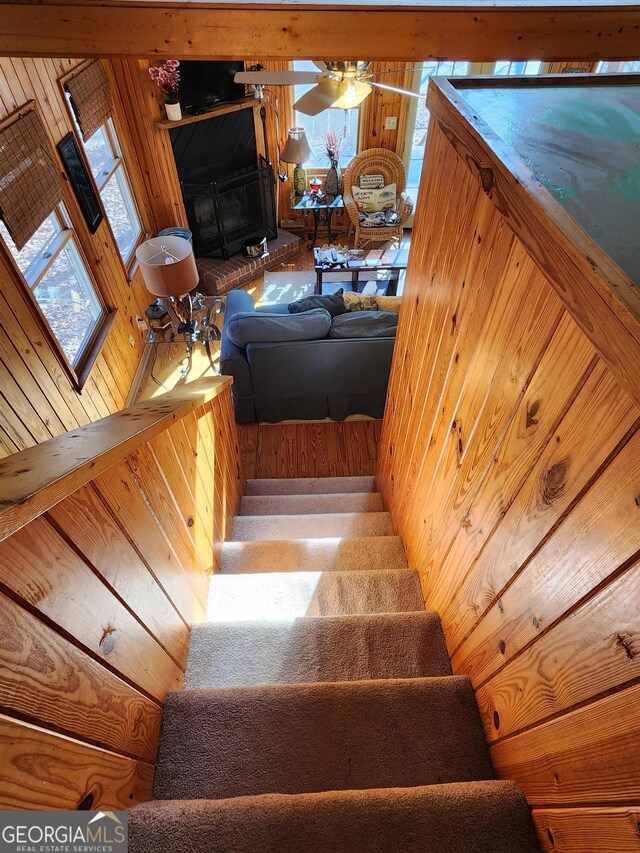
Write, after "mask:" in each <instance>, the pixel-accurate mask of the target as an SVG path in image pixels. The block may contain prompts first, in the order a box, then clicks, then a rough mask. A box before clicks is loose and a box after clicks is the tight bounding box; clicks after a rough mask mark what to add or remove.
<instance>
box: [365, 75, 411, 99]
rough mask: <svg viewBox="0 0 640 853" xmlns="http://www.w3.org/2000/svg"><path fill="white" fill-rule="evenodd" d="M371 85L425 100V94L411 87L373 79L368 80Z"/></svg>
mask: <svg viewBox="0 0 640 853" xmlns="http://www.w3.org/2000/svg"><path fill="white" fill-rule="evenodd" d="M367 82H368V84H369V85H370V86H375V87H376V89H387V90H388V91H389V92H398V94H399V95H409V97H410V98H420V99H421V100H424V97H425V96H424V95H421V94H420V93H419V92H412V91H410V90H409V89H399V88H398V87H397V86H387V84H386V83H375V82H374V81H373V80H367Z"/></svg>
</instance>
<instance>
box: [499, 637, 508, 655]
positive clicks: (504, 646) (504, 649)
mask: <svg viewBox="0 0 640 853" xmlns="http://www.w3.org/2000/svg"><path fill="white" fill-rule="evenodd" d="M499 648H500V654H501V655H503V654H504V653H505V651H506V648H507V647H506V645H505V642H504V640H500V646H499Z"/></svg>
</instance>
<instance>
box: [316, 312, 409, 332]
mask: <svg viewBox="0 0 640 853" xmlns="http://www.w3.org/2000/svg"><path fill="white" fill-rule="evenodd" d="M397 329H398V314H397V313H394V312H391V311H358V312H352V313H348V314H342V315H341V316H340V317H335V318H334V320H333V323H332V324H331V331H330V332H329V337H330V338H394V337H395V335H396V331H397Z"/></svg>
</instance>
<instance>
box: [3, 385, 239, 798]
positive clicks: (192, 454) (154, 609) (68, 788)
mask: <svg viewBox="0 0 640 853" xmlns="http://www.w3.org/2000/svg"><path fill="white" fill-rule="evenodd" d="M27 453H28V451H27ZM23 455H24V454H23ZM243 479H244V478H243V476H242V474H241V471H240V463H239V447H238V437H237V433H236V428H235V422H234V420H233V413H232V406H231V396H230V390H229V387H228V386H227V387H226V389H225V390H224V391H223V392H222V393H220V394H219V395H218V396H216V397H215V398H214V399H213V400H212V401H211V402H208V403H206V404H203V405H202V406H200V407H199V408H197V409H196V410H195V411H194V412H192V413H190V414H187V415H186V416H182V417H180V415H179V414H178V416H177V419H176V420H175V421H174V423H173V424H172V425H171V426H170V427H169V428H168V429H166V430H165V431H164V432H161V433H160V434H159V435H157V436H155V437H154V438H153V439H151V440H150V441H148V442H147V443H146V444H142V445H141V446H140V447H139V448H138V449H137V450H135V451H134V452H132V453H131V454H129V455H128V456H127V457H126V458H125V459H123V460H122V461H120V462H118V463H117V464H114V465H113V466H112V467H111V468H109V469H107V470H106V471H105V472H104V473H102V474H101V475H99V476H98V477H96V478H94V479H93V480H92V481H91V482H90V483H89V484H88V485H86V486H84V487H83V488H81V489H79V490H78V491H76V492H75V493H73V494H71V495H70V496H69V497H67V498H66V499H64V500H63V501H62V502H61V503H58V504H57V505H56V506H54V507H53V508H52V509H50V510H49V511H48V512H46V513H45V514H44V515H41V516H40V517H38V518H36V519H35V520H34V521H32V522H30V523H29V524H28V525H26V526H25V527H23V528H21V529H20V530H18V532H16V533H14V534H13V535H12V536H10V537H9V538H8V539H5V541H4V542H2V543H0V780H1V784H0V809H77V808H94V809H95V808H100V809H123V808H128V807H130V806H132V805H134V804H135V803H137V802H141V801H144V800H147V799H150V797H151V786H152V781H153V765H154V761H155V756H156V750H157V745H158V736H159V730H160V722H161V714H162V705H163V702H164V699H165V696H166V694H167V692H168V691H169V690H176V689H179V688H180V687H181V685H182V680H183V672H184V668H185V664H186V659H187V651H188V642H189V628H190V626H191V624H192V623H193V622H194V621H197V620H199V619H200V618H201V617H202V614H203V612H204V607H205V605H206V596H207V587H208V580H209V574H210V573H211V571H213V570H215V569H216V568H217V567H218V565H219V557H220V553H219V551H220V546H221V543H222V541H223V540H224V538H225V534H226V533H228V532H229V531H230V525H231V522H232V518H233V515H234V514H236V513H237V511H238V505H239V499H240V494H241V492H242V491H243Z"/></svg>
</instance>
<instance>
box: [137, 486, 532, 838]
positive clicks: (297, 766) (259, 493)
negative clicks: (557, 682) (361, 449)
mask: <svg viewBox="0 0 640 853" xmlns="http://www.w3.org/2000/svg"><path fill="white" fill-rule="evenodd" d="M374 488H375V486H374V480H373V477H351V478H331V477H327V478H323V479H289V480H249V481H248V482H247V494H246V495H245V496H243V497H242V499H241V505H240V515H238V516H236V518H235V519H234V523H233V533H232V538H231V541H228V542H225V543H224V545H223V556H222V568H221V572H220V573H219V574H217V575H214V576H213V577H212V579H211V585H210V591H209V603H208V607H207V613H206V616H205V619H204V621H203V622H201V623H200V624H197V625H194V627H193V629H192V633H191V642H190V651H189V659H188V663H187V669H186V673H185V684H184V689H183V690H182V691H180V692H177V693H172V694H170V695H169V697H168V700H167V703H166V705H165V710H164V722H163V729H162V735H161V741H160V750H159V756H158V763H157V765H156V777H155V786H154V796H155V800H154V801H153V802H151V803H148V804H146V805H142V806H139V807H138V808H136V809H134V810H133V811H132V813H131V821H130V823H131V832H132V840H133V844H134V850H135V851H139V853H151V851H153V853H159V851H162V852H163V853H164V851H167V853H169V851H170V847H169V846H168V845H167V844H166V841H165V839H166V838H167V837H171V836H172V835H174V834H175V833H176V832H177V831H178V827H180V829H179V831H180V837H181V839H182V845H183V846H181V847H180V849H181V850H198V849H200V845H201V843H203V840H204V839H205V838H210V837H212V834H214V835H215V837H216V838H217V839H218V841H219V843H220V845H221V848H220V849H224V850H232V851H238V853H240V851H245V850H259V849H265V850H266V849H270V850H275V849H283V850H284V849H287V850H299V851H304V850H305V849H308V848H309V845H310V844H311V843H312V842H313V841H314V840H317V838H318V834H320V836H321V837H322V839H323V843H324V844H325V845H326V846H324V847H323V849H326V850H327V851H341V850H344V851H347V850H348V849H350V845H349V843H348V842H347V840H346V836H345V832H344V826H345V823H344V822H345V820H347V821H348V823H349V826H350V832H349V837H351V838H359V840H360V844H361V846H362V848H363V849H369V847H368V845H369V844H370V843H372V842H373V841H374V840H376V842H377V844H378V846H377V847H376V849H388V850H398V851H399V850H402V849H403V847H404V845H405V844H410V843H411V844H412V843H416V842H417V839H419V838H421V837H423V838H428V839H429V847H428V849H430V850H434V851H436V850H439V849H443V850H444V849H446V850H454V849H455V850H471V849H475V848H473V847H472V846H470V842H471V841H472V840H473V838H474V837H476V836H477V835H478V834H481V835H482V837H483V840H484V843H485V845H486V847H485V848H483V849H491V850H492V851H495V853H516V851H518V853H529V851H530V853H533V851H535V850H537V849H538V848H537V843H536V840H535V835H534V832H533V826H532V823H531V819H530V816H529V811H528V807H527V805H526V801H525V800H524V797H523V796H522V794H521V793H520V791H519V790H518V788H517V787H516V786H515V785H514V784H513V783H511V782H507V781H497V780H496V779H495V776H494V772H493V769H492V767H491V762H490V760H489V754H488V750H487V746H486V744H485V739H484V735H483V731H482V725H481V722H480V717H479V714H478V709H477V706H476V702H475V697H474V693H473V689H472V687H471V683H470V682H469V679H468V678H466V677H464V676H454V675H453V674H452V670H451V664H450V661H449V656H448V652H447V647H446V643H445V639H444V634H443V632H442V627H441V625H440V619H439V617H438V615H437V614H436V613H431V612H427V611H426V610H425V607H424V601H423V597H422V593H421V589H420V582H419V578H418V573H417V572H415V571H413V570H412V569H410V568H409V567H408V566H407V560H406V557H405V554H404V549H403V547H402V543H401V541H400V539H399V537H397V536H394V533H393V526H392V523H391V519H390V516H389V514H388V513H387V512H386V511H385V508H384V505H383V501H382V496H381V495H380V494H379V493H377V492H375V491H374ZM376 553H377V554H378V555H379V556H380V555H381V556H382V559H381V560H378V561H377V562H376V561H375V560H374V561H372V560H371V559H370V557H371V555H372V554H376ZM372 565H373V566H374V568H372ZM318 567H321V569H322V570H321V571H317V570H316V571H314V570H312V568H316V569H317V568H318ZM314 849H317V848H316V847H314ZM425 849H427V848H425Z"/></svg>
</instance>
